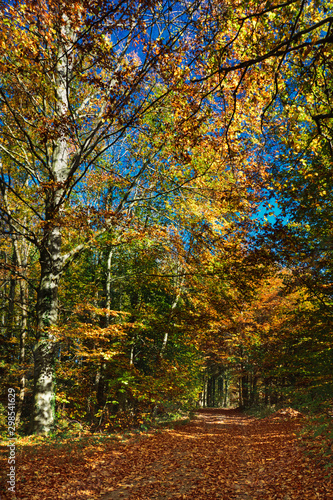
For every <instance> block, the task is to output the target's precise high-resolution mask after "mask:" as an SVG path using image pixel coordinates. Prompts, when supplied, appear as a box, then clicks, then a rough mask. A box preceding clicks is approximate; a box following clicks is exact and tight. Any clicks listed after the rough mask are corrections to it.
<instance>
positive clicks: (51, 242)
mask: <svg viewBox="0 0 333 500" xmlns="http://www.w3.org/2000/svg"><path fill="white" fill-rule="evenodd" d="M67 21H68V20H67V18H66V16H64V17H63V26H62V28H61V35H62V37H63V41H62V42H60V43H59V52H58V58H57V68H56V75H57V76H56V78H57V81H56V99H57V101H56V102H57V107H56V114H57V117H58V119H59V120H60V121H61V120H65V119H66V117H67V114H68V94H67V90H68V81H69V80H70V74H71V61H70V59H71V44H70V43H69V38H70V34H69V26H68V22H67ZM66 44H67V45H66ZM49 169H50V171H51V180H52V182H51V185H50V187H48V186H47V187H46V188H45V224H44V236H43V240H42V243H41V246H40V268H41V270H40V273H41V274H40V283H39V288H38V294H37V332H36V333H37V334H36V340H37V343H36V345H35V347H34V361H35V363H34V413H33V432H34V433H36V434H47V433H49V432H50V431H51V429H52V428H53V426H54V420H55V379H54V361H55V357H54V356H55V337H54V334H53V332H52V327H54V326H56V324H57V319H58V289H59V281H60V276H61V272H62V266H63V259H62V255H61V243H62V242H61V229H60V227H59V222H57V221H58V219H59V216H60V215H61V210H62V204H63V196H64V186H65V185H66V182H67V181H68V179H69V175H70V166H69V142H68V137H67V136H66V132H65V131H61V130H59V137H58V138H57V139H55V140H54V143H53V151H52V155H51V157H50V164H49Z"/></svg>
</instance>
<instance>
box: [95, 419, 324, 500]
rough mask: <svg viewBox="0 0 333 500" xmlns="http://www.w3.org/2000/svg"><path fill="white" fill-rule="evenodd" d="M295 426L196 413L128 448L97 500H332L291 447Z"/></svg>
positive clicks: (293, 422) (320, 476)
mask: <svg viewBox="0 0 333 500" xmlns="http://www.w3.org/2000/svg"><path fill="white" fill-rule="evenodd" d="M299 425H300V424H299V422H297V420H292V419H290V418H283V417H282V418H281V417H276V418H274V417H271V418H269V419H264V420H257V419H254V418H251V417H248V416H245V415H244V414H242V413H240V412H238V411H236V410H220V409H205V410H201V411H200V412H198V413H197V416H196V418H195V420H193V421H192V422H190V423H189V424H187V425H184V426H178V427H177V428H176V429H173V430H163V431H162V432H161V433H157V434H152V435H150V436H149V437H148V436H147V437H146V438H145V439H144V440H139V442H137V443H136V444H128V445H127V446H126V449H124V450H123V453H122V454H121V455H120V456H119V457H118V459H117V460H115V461H114V463H113V464H112V471H113V474H114V475H113V481H112V482H113V484H114V486H111V485H110V486H111V487H108V488H107V489H108V493H106V494H103V495H102V496H101V497H100V498H101V500H120V499H122V500H124V499H130V500H136V499H137V500H139V499H144V500H154V499H157V500H167V499H176V498H181V499H193V500H201V499H202V500H203V499H208V500H210V499H223V500H266V499H267V500H273V499H274V500H295V499H299V500H332V499H333V489H332V485H331V483H330V482H329V481H328V480H327V479H325V478H324V476H323V471H322V470H319V469H318V468H316V467H314V463H313V462H312V461H311V460H310V459H308V458H306V457H304V456H303V455H302V454H301V453H300V451H299V450H298V448H297V446H296V440H295V439H296V432H297V430H298V428H299ZM110 472H111V471H110ZM109 479H110V476H109ZM105 486H106V485H105Z"/></svg>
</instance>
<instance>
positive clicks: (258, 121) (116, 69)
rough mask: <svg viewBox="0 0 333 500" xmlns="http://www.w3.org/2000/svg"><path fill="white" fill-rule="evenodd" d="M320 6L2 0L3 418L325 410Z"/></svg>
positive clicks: (126, 421)
mask: <svg viewBox="0 0 333 500" xmlns="http://www.w3.org/2000/svg"><path fill="white" fill-rule="evenodd" d="M332 7H333V5H332V3H331V2H330V1H325V2H317V1H315V0H308V1H305V0H291V1H287V2H283V3H272V2H269V1H268V2H265V1H264V2H262V1H257V0H254V1H249V0H246V1H245V2H243V1H233V0H232V1H230V2H221V1H217V0H216V1H215V0H212V1H205V0H196V1H194V2H187V1H185V0H184V1H183V0H181V1H175V2H174V1H172V0H165V1H164V0H162V1H159V2H157V1H155V0H144V1H140V2H137V1H136V0H126V1H121V2H117V0H110V1H107V0H103V1H94V0H90V1H86V0H77V1H75V2H73V1H68V2H67V1H64V0H61V1H59V0H58V1H57V2H55V1H53V0H49V1H48V2H43V1H33V0H17V1H11V2H2V4H1V17H0V23H1V30H0V73H1V80H0V116H1V119H0V128H1V142H0V169H1V171H0V212H1V222H0V229H1V240H0V258H1V264H0V265H1V267H0V273H1V274H0V335H1V365H0V370H1V389H2V390H1V393H2V394H3V398H2V402H1V407H0V408H1V411H2V415H3V416H2V417H1V422H0V423H1V426H2V427H3V428H4V427H5V425H6V415H7V413H6V411H7V410H6V404H7V390H8V387H11V388H15V390H16V398H17V413H16V425H17V426H18V429H19V430H20V432H22V433H31V432H35V433H38V434H44V433H49V432H51V431H53V430H54V429H55V428H61V427H62V426H66V425H68V424H69V423H71V422H74V421H76V422H79V423H80V424H81V425H85V426H88V427H89V428H91V429H92V430H119V429H122V428H124V427H128V426H139V425H141V424H143V423H145V422H148V421H149V420H150V419H152V418H154V417H155V416H156V415H157V414H158V413H159V412H161V411H162V412H163V411H166V412H172V411H176V410H178V409H181V410H189V409H191V408H194V407H196V406H197V405H199V404H200V405H204V406H228V405H230V404H232V405H240V406H242V407H250V406H258V405H279V404H283V405H286V404H288V405H289V404H290V405H294V406H297V407H303V408H307V409H308V410H311V408H313V407H315V409H316V410H318V409H320V410H321V411H322V412H325V411H326V412H329V411H330V405H331V403H332V397H333V387H332V382H333V380H332V362H333V350H332V347H333V343H332V333H331V330H332V311H333V310H332V293H333V281H332V272H333V268H332V250H333V243H332V242H333V240H332V220H333V218H332V210H333V208H332V207H333V205H332V201H333V200H332V183H333V177H332V169H333V150H332V147H333V144H332V140H333V131H332V120H333V108H332V106H333V102H332V93H333V87H332V81H333V78H332V76H333V75H332V70H333V59H332V42H333V34H332V22H333V10H332Z"/></svg>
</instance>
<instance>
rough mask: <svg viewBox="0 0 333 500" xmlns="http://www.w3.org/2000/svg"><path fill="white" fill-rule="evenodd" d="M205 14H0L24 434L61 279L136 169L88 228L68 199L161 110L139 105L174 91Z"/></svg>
mask: <svg viewBox="0 0 333 500" xmlns="http://www.w3.org/2000/svg"><path fill="white" fill-rule="evenodd" d="M207 9H208V10H209V8H208V7H206V6H204V5H202V4H201V3H200V2H196V3H193V4H189V5H187V4H186V3H184V4H182V3H169V2H165V3H162V4H161V3H159V2H150V1H147V2H143V3H142V2H136V1H128V2H117V1H115V2H113V1H111V2H108V1H105V2H100V1H98V2H94V1H93V2H86V1H84V0H82V1H79V2H75V3H73V2H65V1H63V2H62V1H61V2H56V1H50V2H48V3H47V4H45V3H43V2H37V3H36V2H34V1H18V2H12V3H11V4H3V5H2V14H1V16H2V21H1V26H2V30H1V41H0V46H1V88H0V100H1V130H2V136H3V139H2V142H1V146H0V149H1V194H2V200H1V212H2V218H3V230H4V232H5V233H9V234H10V235H11V237H12V238H13V239H14V240H15V241H16V240H20V239H22V238H23V239H26V240H28V241H30V242H31V244H32V245H34V246H35V247H36V248H37V249H38V254H39V279H38V284H37V287H36V288H37V299H36V319H35V327H34V328H35V338H36V343H35V346H34V349H33V352H34V373H35V374H34V379H35V385H34V399H35V403H34V425H33V429H34V432H36V433H47V432H49V431H50V429H51V428H52V426H53V423H54V414H53V404H54V376H53V365H54V350H55V337H54V335H53V333H52V327H53V326H55V325H56V324H57V318H58V310H57V302H58V288H59V280H60V277H61V274H62V272H63V270H64V268H65V267H66V266H68V265H69V264H70V262H71V261H72V260H73V259H74V258H75V256H76V255H78V254H79V253H80V252H81V251H82V250H83V249H84V248H85V247H86V246H87V245H90V244H92V242H93V241H94V238H96V237H97V236H98V235H100V234H102V233H103V232H105V231H107V230H108V229H109V228H111V227H113V226H114V225H116V224H117V220H119V218H120V217H121V214H122V213H123V211H124V209H126V207H128V205H129V204H130V203H131V202H132V200H133V193H134V191H135V186H136V184H137V181H138V179H139V178H140V176H141V175H142V174H143V172H144V170H145V165H144V164H143V165H141V167H137V168H136V169H133V171H131V172H129V173H127V175H126V174H125V175H124V172H121V171H120V173H119V175H120V177H122V178H123V182H124V186H125V190H124V191H123V193H122V197H121V198H118V199H116V202H115V203H114V204H113V206H112V207H110V205H109V207H106V208H105V210H104V213H100V214H99V220H98V222H97V221H96V216H95V217H94V207H93V206H92V205H90V206H85V207H84V206H82V205H81V206H76V207H75V213H74V212H73V213H72V210H73V206H72V202H71V200H72V199H73V193H74V192H75V189H76V187H77V186H78V185H79V184H80V182H82V180H83V178H84V176H85V175H86V174H87V173H88V172H89V171H92V170H94V168H95V167H96V165H97V164H98V162H100V161H101V159H102V158H103V157H104V158H106V167H104V168H105V171H106V174H105V175H106V176H107V177H108V179H109V182H112V179H114V178H115V175H117V174H116V170H117V168H118V167H119V165H115V164H109V165H108V164H107V155H108V151H109V150H110V148H111V146H112V145H114V144H115V143H118V144H120V141H121V140H123V141H124V142H125V139H124V137H125V136H126V131H129V130H130V129H132V130H134V125H135V124H138V123H139V122H140V119H141V118H142V116H143V115H144V114H145V112H146V111H147V110H148V109H150V108H151V107H152V106H154V103H155V102H158V101H161V100H162V99H163V97H164V96H163V94H162V95H158V97H155V98H154V97H151V96H152V94H153V93H154V89H155V88H156V86H157V85H158V82H159V78H162V79H163V81H164V82H167V83H169V85H167V87H166V89H167V90H166V93H168V92H169V91H170V89H171V88H172V86H174V85H175V84H176V83H177V78H175V75H174V69H175V68H176V67H177V66H178V65H179V63H180V60H181V58H182V54H186V59H187V64H188V66H189V67H191V66H192V67H194V66H195V61H197V59H198V57H199V54H200V51H202V49H203V47H204V45H205V43H207V42H205V40H204V36H202V34H201V32H200V28H201V22H199V21H198V19H201V16H205V15H206V14H207ZM204 35H205V36H207V35H208V31H207V30H205V33H204ZM211 37H214V32H213V31H212V33H211ZM172 61H174V62H172ZM176 63H177V66H176V65H175V64H176ZM162 69H163V71H162ZM162 73H163V74H162ZM159 74H160V75H161V76H159ZM124 142H123V143H124ZM119 148H120V149H121V147H120V146H119ZM122 165H123V164H122ZM22 211H24V217H22V216H21V213H22ZM65 227H67V228H68V227H71V228H72V229H75V230H76V236H75V238H73V242H74V243H76V244H74V245H73V244H67V245H65V246H64V245H63V242H62V233H63V230H64V228H65ZM82 230H83V231H84V234H82ZM80 231H81V233H80ZM17 272H18V273H19V272H20V268H18V271H17Z"/></svg>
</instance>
